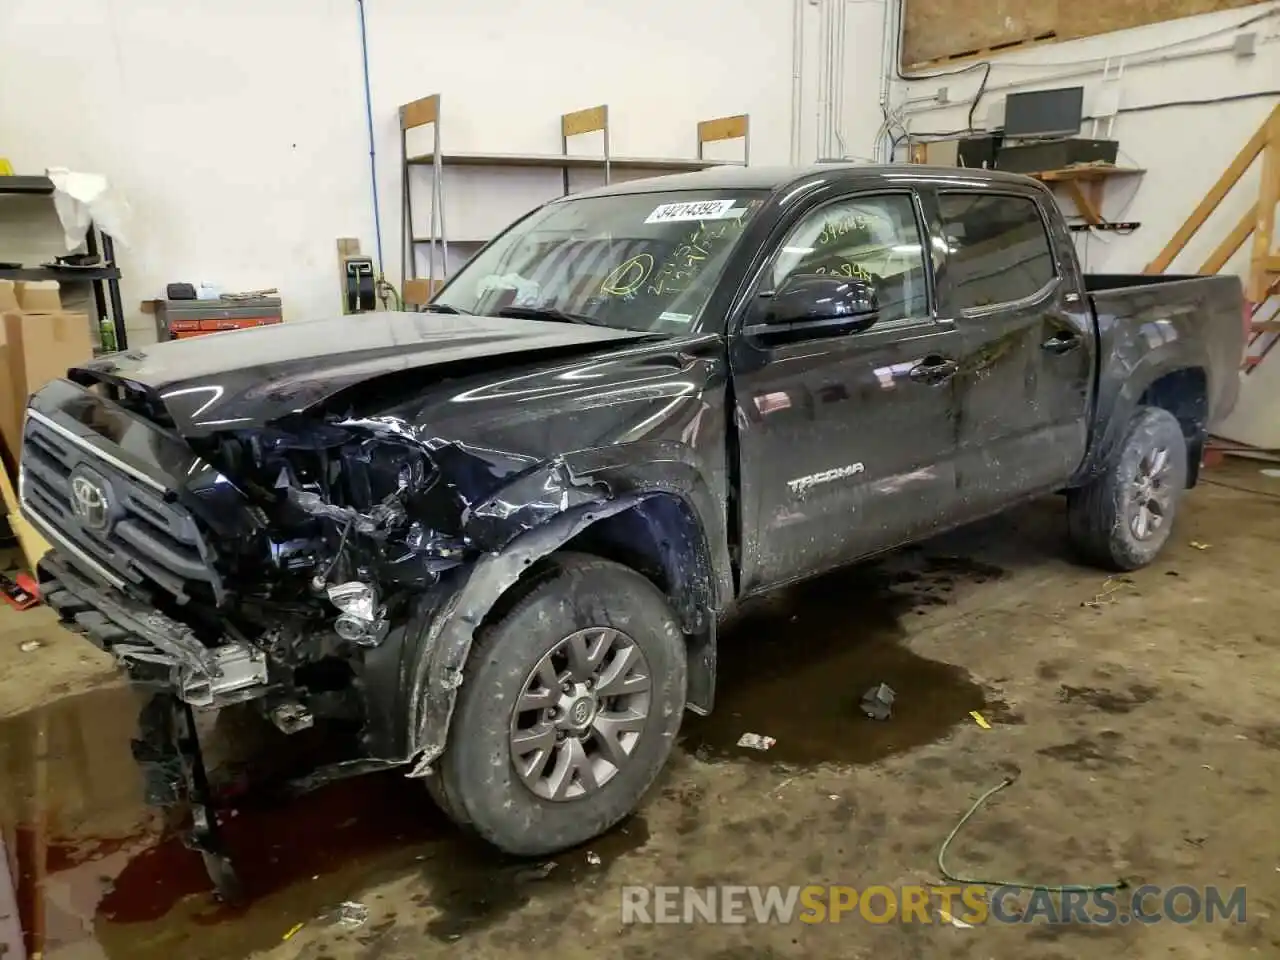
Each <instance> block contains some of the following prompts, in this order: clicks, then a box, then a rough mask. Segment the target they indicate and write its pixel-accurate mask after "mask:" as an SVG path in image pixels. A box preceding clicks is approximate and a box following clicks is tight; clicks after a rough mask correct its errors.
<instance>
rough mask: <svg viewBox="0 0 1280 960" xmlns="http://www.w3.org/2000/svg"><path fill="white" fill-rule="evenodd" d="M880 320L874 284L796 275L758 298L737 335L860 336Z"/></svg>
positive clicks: (783, 337) (784, 338)
mask: <svg viewBox="0 0 1280 960" xmlns="http://www.w3.org/2000/svg"><path fill="white" fill-rule="evenodd" d="M879 318H880V301H879V298H878V296H877V294H876V288H875V286H874V285H873V284H872V283H871V282H870V281H868V280H864V279H862V278H861V277H841V276H832V275H830V274H796V275H793V276H790V277H787V279H786V280H784V281H783V283H782V286H781V287H779V288H778V289H777V290H775V291H774V292H773V293H771V294H770V293H763V294H761V295H760V302H759V303H757V304H756V305H755V307H754V309H753V311H752V315H751V316H749V317H748V319H747V323H746V325H745V326H744V327H743V330H742V332H743V333H745V334H747V335H749V336H753V337H757V338H759V339H761V340H764V341H771V342H783V341H787V340H807V339H811V338H815V337H830V336H839V335H841V334H846V333H861V332H862V331H863V330H866V329H868V328H869V327H870V326H871V325H872V324H874V323H875V322H876V320H878V319H879Z"/></svg>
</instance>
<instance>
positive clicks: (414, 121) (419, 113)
mask: <svg viewBox="0 0 1280 960" xmlns="http://www.w3.org/2000/svg"><path fill="white" fill-rule="evenodd" d="M439 119H440V94H438V93H433V94H432V95H431V96H429V97H423V98H422V99H421V100H415V101H413V103H406V104H405V105H404V106H402V107H401V108H400V129H401V130H412V129H413V128H414V127H421V126H423V125H424V124H427V123H435V122H436V121H437V120H439Z"/></svg>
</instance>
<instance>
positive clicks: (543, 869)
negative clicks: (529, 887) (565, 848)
mask: <svg viewBox="0 0 1280 960" xmlns="http://www.w3.org/2000/svg"><path fill="white" fill-rule="evenodd" d="M555 868H556V862H555V861H554V860H548V861H547V862H546V863H540V864H538V865H537V866H536V867H529V868H528V869H526V870H520V871H518V872H517V873H516V883H531V882H533V881H534V880H545V879H546V878H547V877H549V876H551V871H552V870H554V869H555Z"/></svg>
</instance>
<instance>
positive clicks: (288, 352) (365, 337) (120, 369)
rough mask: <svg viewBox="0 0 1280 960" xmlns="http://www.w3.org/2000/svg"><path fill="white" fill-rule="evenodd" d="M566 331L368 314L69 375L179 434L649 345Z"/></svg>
mask: <svg viewBox="0 0 1280 960" xmlns="http://www.w3.org/2000/svg"><path fill="white" fill-rule="evenodd" d="M652 336H654V335H653V334H650V333H646V332H644V331H637V330H614V329H610V328H607V327H594V326H587V325H576V324H568V323H554V322H547V321H539V320H518V319H509V318H504V317H475V316H453V315H451V314H439V313H374V314H361V315H353V316H346V317H339V318H337V319H333V320H315V321H303V322H297V321H294V322H290V323H283V324H275V325H272V326H267V327H255V328H252V329H248V330H238V331H231V332H227V333H214V334H209V335H207V336H203V337H193V338H190V339H185V340H173V341H169V342H167V343H158V344H155V345H153V346H148V347H141V348H138V349H133V350H129V351H127V352H124V353H117V354H112V355H110V356H107V357H103V358H102V359H100V360H95V361H93V362H91V363H87V364H85V365H83V366H81V367H76V368H73V369H72V370H71V371H70V372H69V374H68V376H69V377H70V378H71V379H72V380H74V381H76V382H78V383H81V384H86V385H87V384H90V383H95V382H100V381H105V382H114V383H120V384H123V385H125V386H128V387H131V388H135V389H139V388H140V389H142V390H143V391H144V392H146V393H147V394H148V395H149V396H151V397H152V398H153V399H155V400H157V401H158V402H160V403H161V404H163V405H164V407H165V409H166V410H167V412H168V413H169V415H170V416H171V417H172V418H173V421H174V423H175V425H176V426H177V428H178V430H179V431H180V432H182V433H183V434H185V435H202V434H208V433H211V432H213V431H216V430H221V429H227V428H232V429H234V428H239V427H255V426H262V425H263V424H265V423H270V422H272V421H275V420H279V419H280V418H282V417H285V416H288V415H289V414H292V413H299V412H301V411H303V410H306V409H307V408H309V407H312V406H315V405H316V404H318V403H320V402H322V401H324V400H325V399H327V398H329V397H332V396H334V395H335V394H337V393H339V392H341V391H342V390H345V389H347V388H349V387H353V386H356V385H357V384H360V383H363V382H365V381H368V380H372V379H375V378H377V377H380V376H384V375H386V374H391V373H397V372H401V371H406V370H418V369H421V370H424V371H431V372H433V373H438V374H439V375H440V376H445V375H447V373H448V368H449V367H450V366H451V365H456V364H460V363H463V362H466V361H476V360H482V359H484V358H503V359H502V360H499V361H497V363H496V364H495V365H506V364H508V363H510V364H516V363H522V362H526V361H530V360H534V359H536V358H537V357H538V356H539V355H543V354H548V355H556V356H563V355H566V354H573V353H578V352H586V351H589V350H591V349H595V348H599V347H601V346H605V345H612V344H617V345H618V346H622V345H624V344H626V343H628V342H634V341H636V340H640V339H644V338H646V337H652Z"/></svg>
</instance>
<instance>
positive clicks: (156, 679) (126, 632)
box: [39, 554, 271, 708]
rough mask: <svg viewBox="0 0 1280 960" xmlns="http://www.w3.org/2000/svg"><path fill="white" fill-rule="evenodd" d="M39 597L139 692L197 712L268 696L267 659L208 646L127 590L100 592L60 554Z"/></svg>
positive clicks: (228, 646)
mask: <svg viewBox="0 0 1280 960" xmlns="http://www.w3.org/2000/svg"><path fill="white" fill-rule="evenodd" d="M39 577H40V592H41V596H42V598H43V600H44V601H45V603H46V604H48V605H49V606H50V607H52V608H53V609H54V610H55V611H56V612H57V613H58V614H59V615H60V616H61V617H62V618H63V620H64V621H65V622H66V625H67V626H68V627H70V628H72V629H74V630H75V631H76V632H79V633H83V634H84V635H85V636H86V637H87V638H88V639H89V640H90V641H91V642H92V643H93V644H94V645H95V646H97V647H98V648H99V649H101V650H103V651H105V652H107V653H110V654H111V655H112V656H114V657H115V658H116V660H117V661H118V662H119V663H120V665H121V666H122V667H123V668H124V669H125V670H126V671H127V673H128V675H129V679H130V680H131V681H133V682H135V683H137V684H139V685H142V686H147V687H153V688H157V689H164V690H166V691H168V692H171V693H173V694H174V695H176V696H177V697H178V698H179V699H181V700H182V701H183V702H185V703H187V704H190V705H191V706H193V707H202V708H204V707H224V706H229V705H230V704H233V703H239V702H242V701H245V700H252V699H255V698H258V697H262V696H265V695H266V694H267V693H268V692H269V691H270V687H271V681H270V676H269V672H268V669H267V655H266V653H265V652H264V651H262V650H260V649H258V648H257V647H254V646H252V645H250V644H247V643H242V642H238V641H235V640H231V639H229V638H228V639H227V640H226V641H225V642H223V643H222V644H219V645H218V646H215V647H210V646H206V645H205V644H203V643H202V642H201V641H200V640H199V638H197V637H196V635H195V633H194V632H193V631H192V630H191V628H190V627H188V626H186V625H184V624H182V623H179V622H178V621H177V620H174V619H172V618H170V617H167V616H165V615H164V614H163V613H161V612H159V611H158V610H156V609H155V608H154V607H152V606H150V605H148V604H145V603H142V602H140V601H138V600H135V599H133V598H132V597H131V596H129V595H128V594H127V593H125V592H124V591H122V590H118V589H116V588H114V587H109V586H104V585H99V584H97V583H95V582H93V581H92V580H90V579H89V578H87V577H85V576H83V575H81V574H80V573H78V572H77V571H76V570H75V569H74V568H73V567H71V566H70V565H69V564H67V563H65V562H63V561H62V560H61V559H60V558H59V557H58V556H57V555H56V554H49V555H47V556H45V558H44V559H42V560H41V561H40V564H39Z"/></svg>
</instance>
